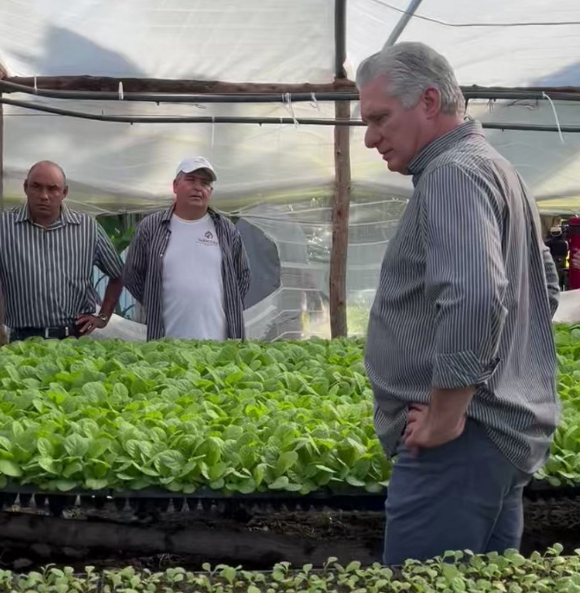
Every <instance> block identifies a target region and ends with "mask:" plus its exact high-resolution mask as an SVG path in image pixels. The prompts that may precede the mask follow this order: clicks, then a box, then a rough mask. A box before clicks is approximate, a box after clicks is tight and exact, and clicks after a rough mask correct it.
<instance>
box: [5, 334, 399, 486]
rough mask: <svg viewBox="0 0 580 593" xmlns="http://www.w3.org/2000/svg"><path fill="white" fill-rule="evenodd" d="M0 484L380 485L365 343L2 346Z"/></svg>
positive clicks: (385, 468) (382, 470)
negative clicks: (363, 346) (13, 482)
mask: <svg viewBox="0 0 580 593" xmlns="http://www.w3.org/2000/svg"><path fill="white" fill-rule="evenodd" d="M0 368H1V369H2V370H0V396H1V402H0V485H6V484H7V482H8V481H9V480H10V481H15V482H18V483H21V484H34V485H36V486H38V487H40V488H42V489H46V490H53V491H54V490H56V491H69V490H72V489H75V488H77V489H78V488H83V489H89V490H99V489H104V488H114V489H118V490H132V489H142V488H146V487H150V486H157V487H162V488H166V489H168V490H170V491H173V492H181V493H192V492H194V491H196V490H198V489H199V488H203V487H209V488H211V489H214V490H220V491H225V492H240V493H251V492H255V491H265V490H274V491H287V492H299V493H302V494H306V493H308V492H312V491H314V490H318V489H320V488H321V487H329V488H332V489H335V490H341V489H344V488H352V487H355V488H361V489H366V490H368V491H377V490H380V489H381V488H382V487H384V482H385V480H386V478H387V477H388V473H389V465H388V462H387V461H386V459H385V457H384V455H383V452H382V449H381V447H380V445H379V442H378V441H377V439H376V437H375V433H374V428H373V425H372V397H371V392H370V387H369V385H368V383H367V381H366V379H365V375H364V367H363V364H362V343H361V342H358V341H353V340H335V341H322V340H313V341H310V342H305V343H279V344H275V345H264V344H258V343H251V342H246V343H236V342H232V343H226V344H219V343H193V342H171V341H161V342H151V343H148V344H133V343H128V342H112V341H111V342H107V341H102V342H101V341H99V342H95V341H92V340H90V339H82V340H79V341H74V340H71V341H63V342H56V341H42V340H31V341H28V342H26V343H19V344H18V343H17V344H13V345H11V346H10V347H8V348H5V349H3V351H2V352H1V353H0Z"/></svg>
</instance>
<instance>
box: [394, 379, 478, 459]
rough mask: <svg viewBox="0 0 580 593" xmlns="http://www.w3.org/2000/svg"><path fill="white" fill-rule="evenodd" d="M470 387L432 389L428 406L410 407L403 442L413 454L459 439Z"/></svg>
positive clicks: (471, 395)
mask: <svg viewBox="0 0 580 593" xmlns="http://www.w3.org/2000/svg"><path fill="white" fill-rule="evenodd" d="M474 393H475V388H474V387H464V388H459V389H434V390H433V392H432V393H431V399H430V402H429V405H428V406H426V405H420V404H414V405H412V406H410V408H409V413H408V421H407V428H406V429H405V433H404V434H403V442H404V443H405V446H406V447H407V448H409V449H410V450H411V451H412V452H413V453H415V454H417V453H418V452H419V450H420V449H430V448H432V447H439V446H440V445H444V444H445V443H448V442H450V441H453V440H454V439H456V438H458V437H460V436H461V434H462V433H463V430H464V429H465V420H466V418H467V408H468V406H469V404H470V402H471V400H472V398H473V395H474Z"/></svg>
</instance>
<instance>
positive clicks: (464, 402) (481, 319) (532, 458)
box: [357, 43, 559, 564]
mask: <svg viewBox="0 0 580 593" xmlns="http://www.w3.org/2000/svg"><path fill="white" fill-rule="evenodd" d="M357 86H358V88H359V90H360V99H361V113H362V117H363V119H364V121H365V122H366V124H367V131H366V137H365V143H366V145H367V147H368V148H375V149H376V150H378V151H379V152H380V153H381V155H382V156H383V159H384V160H385V161H386V163H387V165H388V167H389V169H390V170H391V171H396V172H398V173H401V174H403V175H412V176H413V185H414V188H415V189H414V193H413V196H412V198H411V200H410V201H409V204H408V206H407V209H406V211H405V213H404V214H403V217H402V219H401V221H400V224H399V228H398V231H397V234H396V235H395V237H394V238H393V239H392V240H391V242H390V244H389V246H388V249H387V252H386V254H385V258H384V261H383V266H382V270H381V276H380V283H379V287H378V290H377V294H376V299H375V303H374V305H373V308H372V311H371V318H370V323H369V332H368V341H367V352H366V365H367V371H368V374H369V377H370V380H371V382H372V385H373V388H374V393H375V402H376V411H375V426H376V430H377V433H378V435H379V438H380V439H381V441H382V443H383V445H384V448H385V450H386V451H387V453H388V454H389V455H396V456H397V460H396V463H395V464H394V469H393V475H392V477H391V480H390V484H389V493H388V499H387V503H386V514H387V528H386V536H385V554H384V561H385V562H386V563H387V564H399V563H401V562H403V561H404V560H406V559H407V558H415V559H419V560H423V559H426V558H429V557H433V556H436V555H439V554H442V553H443V552H445V551H446V550H458V549H459V550H464V549H470V550H472V551H473V552H476V553H484V552H490V551H503V550H505V549H507V548H512V547H515V548H517V547H518V546H519V544H520V539H521V534H522V529H523V513H522V492H523V488H524V486H525V485H526V484H527V483H528V481H529V480H530V477H531V476H532V474H533V473H534V472H535V471H536V470H538V469H539V468H540V467H541V466H542V464H543V463H544V462H545V460H546V458H547V455H548V451H549V447H550V442H551V439H552V436H553V433H554V430H555V428H556V425H557V421H558V411H559V405H558V401H557V396H556V392H555V375H556V357H555V348H554V341H553V337H552V327H551V319H552V316H553V314H554V313H555V311H556V308H557V304H558V276H557V274H556V269H555V267H554V263H553V261H552V258H551V257H550V253H549V251H548V250H547V248H546V247H545V246H544V244H543V241H542V236H541V229H540V224H539V217H538V214H537V210H536V205H535V202H534V200H533V198H532V196H531V195H530V194H529V192H528V190H527V189H526V187H525V186H524V184H523V182H522V180H521V179H520V177H519V176H518V174H517V173H516V171H515V170H514V168H513V167H512V166H511V164H510V163H509V162H507V161H506V160H505V159H504V158H503V157H502V156H501V155H500V154H499V153H497V152H496V151H495V150H494V149H493V148H492V147H491V146H490V145H489V144H488V143H487V141H486V139H485V136H484V134H483V131H482V128H481V126H480V124H479V123H477V122H475V121H469V120H468V121H465V120H464V100H463V97H462V93H461V90H460V88H459V86H458V84H457V81H456V79H455V75H454V73H453V70H452V69H451V67H450V65H449V63H448V62H447V60H446V59H445V58H444V57H443V56H441V55H440V54H438V53H437V52H435V51H434V50H432V49H430V48H429V47H427V46H425V45H423V44H420V43H400V44H398V45H395V46H393V47H390V48H387V49H385V50H383V51H382V52H380V53H378V54H375V55H373V56H371V57H370V58H368V59H367V60H365V62H363V63H362V64H361V66H360V68H359V70H358V73H357Z"/></svg>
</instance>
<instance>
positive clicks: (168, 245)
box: [124, 157, 250, 341]
mask: <svg viewBox="0 0 580 593" xmlns="http://www.w3.org/2000/svg"><path fill="white" fill-rule="evenodd" d="M216 178H217V176H216V172H215V170H214V168H213V166H212V165H211V164H210V163H209V162H208V161H207V160H206V159H204V158H203V157H194V158H190V159H186V160H184V161H182V162H181V163H180V164H179V166H178V167H177V172H176V174H175V178H174V181H173V192H174V194H175V200H174V203H173V205H172V206H171V207H169V208H167V209H166V210H162V211H160V212H155V213H153V214H150V215H149V216H147V217H146V218H144V219H143V220H142V221H141V222H140V223H139V225H138V227H137V229H136V230H135V235H134V237H133V240H132V241H131V245H130V246H129V250H128V252H127V259H126V262H125V272H124V278H125V285H126V287H127V289H128V290H129V292H131V294H132V295H133V296H134V297H135V298H136V299H137V301H138V302H139V303H141V304H142V305H143V307H144V309H145V321H146V324H147V339H148V340H157V339H160V338H163V337H168V338H176V339H190V340H194V339H195V340H215V341H223V340H226V339H243V338H244V337H245V327H244V297H245V296H246V293H247V292H248V289H249V286H250V268H249V266H248V260H247V256H246V251H245V249H244V246H243V244H242V238H241V236H240V234H239V232H238V230H237V229H236V227H235V226H234V225H233V224H232V223H231V222H230V221H229V220H228V219H227V218H225V217H224V216H222V215H221V214H218V213H217V212H216V211H215V210H214V209H213V208H210V207H209V200H210V197H211V195H212V192H213V185H214V182H215V181H216Z"/></svg>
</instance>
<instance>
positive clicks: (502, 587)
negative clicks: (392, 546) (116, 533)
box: [0, 545, 580, 593]
mask: <svg viewBox="0 0 580 593" xmlns="http://www.w3.org/2000/svg"><path fill="white" fill-rule="evenodd" d="M561 552H562V546H559V545H556V546H554V547H553V548H552V549H551V550H549V551H548V552H547V553H546V554H543V555H542V554H539V553H537V552H536V553H534V554H532V555H531V556H530V557H529V558H524V557H523V556H521V555H520V554H518V553H517V552H516V551H508V552H506V554H504V555H499V554H490V555H488V556H474V555H473V554H470V553H469V552H466V553H462V552H449V553H447V554H446V555H445V556H444V558H436V559H434V560H430V561H428V562H426V563H424V564H421V563H418V562H407V563H406V564H405V565H404V566H403V567H400V568H395V569H391V568H388V567H385V566H381V565H379V564H373V565H372V566H367V567H362V566H361V565H360V563H359V562H351V563H350V564H349V565H348V566H346V567H343V566H341V565H340V564H338V563H337V562H336V558H334V559H330V560H329V562H328V563H327V564H326V566H325V567H324V568H323V569H322V570H313V568H312V566H311V565H306V566H303V567H301V568H300V567H297V568H293V567H291V566H290V565H289V564H288V563H286V562H283V563H280V564H277V565H275V566H274V568H273V570H271V571H267V572H256V571H243V570H240V568H239V567H238V568H234V567H230V566H224V565H220V566H217V567H215V568H214V569H212V568H211V567H209V566H204V572H203V573H192V572H188V571H185V570H184V569H182V568H169V569H167V570H166V571H165V572H151V571H149V570H135V569H134V568H133V567H127V568H124V569H121V570H106V571H103V572H102V573H101V574H98V573H96V572H95V570H94V569H93V568H91V567H89V568H88V569H87V570H86V573H85V574H74V573H73V570H72V569H71V568H64V569H62V570H60V569H57V568H54V567H48V568H47V569H45V570H44V571H43V572H32V573H29V574H13V573H11V572H9V571H0V588H1V589H2V590H3V591H12V592H14V593H24V592H27V593H37V592H38V593H41V592H42V593H45V592H46V593H67V592H69V591H78V592H79V593H85V592H86V593H93V592H96V591H103V592H104V593H113V592H118V593H149V592H152V593H157V592H159V593H161V592H162V593H186V592H190V593H194V592H196V593H202V592H205V593H242V592H244V593H245V592H247V593H269V592H276V593H284V592H286V593H293V592H298V591H303V592H305V593H318V592H327V593H333V592H335V593H363V592H366V593H400V592H403V591H405V592H414V593H431V592H435V591H438V592H442V593H484V592H490V593H491V592H493V593H495V592H498V591H499V592H504V593H564V592H571V593H574V592H577V591H579V590H580V557H579V556H578V554H576V555H575V556H571V557H564V556H561Z"/></svg>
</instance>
